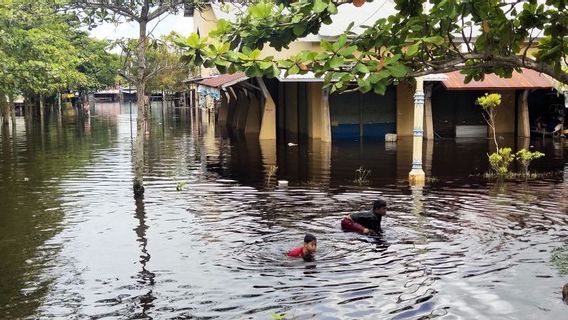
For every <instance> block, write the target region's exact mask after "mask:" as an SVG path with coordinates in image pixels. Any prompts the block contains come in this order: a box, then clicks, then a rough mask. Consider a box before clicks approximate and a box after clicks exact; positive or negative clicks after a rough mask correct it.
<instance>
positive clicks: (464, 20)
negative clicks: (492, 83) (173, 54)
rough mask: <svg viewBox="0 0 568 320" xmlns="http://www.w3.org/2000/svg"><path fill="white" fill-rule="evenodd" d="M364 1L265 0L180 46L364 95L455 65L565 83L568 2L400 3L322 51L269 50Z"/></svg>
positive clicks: (216, 63) (196, 57) (207, 57)
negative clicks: (311, 76)
mask: <svg viewBox="0 0 568 320" xmlns="http://www.w3.org/2000/svg"><path fill="white" fill-rule="evenodd" d="M363 2H365V1H362V0H359V1H342V0H315V1H313V0H298V1H266V0H265V1H258V2H256V3H255V4H252V5H250V6H248V7H247V10H244V11H242V12H241V13H238V14H237V21H235V22H229V21H226V20H220V21H219V22H218V24H217V29H216V30H214V31H212V32H211V33H210V34H209V35H208V37H199V36H197V34H193V35H191V36H189V37H187V38H183V39H178V41H177V44H178V45H179V46H180V47H182V48H183V49H185V50H186V52H185V61H186V62H187V63H192V64H196V65H204V66H206V67H215V68H217V69H219V71H220V72H221V73H225V72H229V73H233V72H236V71H238V70H243V71H245V72H246V74H247V75H248V76H251V77H252V76H266V77H275V76H278V75H280V73H281V70H284V71H285V72H286V74H288V75H290V74H305V73H307V72H308V71H312V72H314V73H315V75H316V76H322V77H324V78H325V82H326V86H327V87H329V88H330V89H331V91H332V92H333V91H341V90H345V89H346V88H348V87H352V86H353V84H356V87H357V88H358V89H359V90H361V91H363V92H367V91H371V90H373V91H375V92H376V93H379V94H382V93H384V92H385V90H386V87H387V86H388V85H389V84H392V83H393V82H395V81H400V80H405V79H408V78H412V77H417V76H423V75H427V74H433V73H441V72H449V71H456V70H461V72H463V73H465V75H466V81H468V82H469V81H471V80H481V79H483V77H484V75H485V74H488V73H495V74H497V75H499V76H502V77H510V76H511V75H512V72H513V71H515V70H516V71H520V70H521V68H529V69H533V70H536V71H538V72H542V73H545V74H547V75H549V76H551V77H553V78H555V79H557V80H558V81H560V82H561V83H568V73H567V72H566V70H563V69H562V66H563V65H564V64H566V62H567V61H566V60H567V59H566V56H567V54H568V41H566V37H568V10H566V4H567V2H565V1H564V0H548V1H547V2H546V4H544V3H543V2H541V1H537V0H527V1H523V0H518V1H515V2H504V1H497V0H492V1H486V0H469V1H463V0H433V1H424V0H395V1H394V3H395V4H396V7H395V9H396V11H395V14H393V15H392V16H389V17H385V18H381V19H378V20H377V21H374V22H372V24H370V25H368V26H365V25H361V26H357V27H355V25H354V23H351V24H350V25H349V27H348V28H347V30H345V32H344V33H343V34H341V35H339V36H338V37H337V38H335V39H333V40H330V41H328V40H322V41H321V42H320V48H317V49H315V50H306V51H302V52H300V53H298V54H296V55H292V56H289V57H287V58H286V59H283V60H276V59H274V57H271V56H265V55H263V54H262V49H263V48H264V47H265V46H270V47H272V48H274V49H276V50H282V49H286V48H288V46H289V45H290V43H292V42H293V41H295V40H296V39H298V38H302V37H305V36H307V35H309V34H317V33H318V32H319V29H320V27H321V26H322V24H330V23H332V18H333V16H334V15H335V14H337V12H338V7H339V6H342V5H356V6H360V5H363V7H362V8H365V5H366V4H364V3H363ZM366 2H371V1H368V0H367V1H366ZM385 3H386V5H388V4H389V2H385ZM426 8H427V9H426ZM355 31H357V32H355Z"/></svg>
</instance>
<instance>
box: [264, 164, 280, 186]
mask: <svg viewBox="0 0 568 320" xmlns="http://www.w3.org/2000/svg"><path fill="white" fill-rule="evenodd" d="M276 172H278V166H277V165H272V166H270V168H269V169H268V182H267V183H268V184H270V180H271V179H272V177H273V176H275V175H276Z"/></svg>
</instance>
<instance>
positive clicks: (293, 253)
mask: <svg viewBox="0 0 568 320" xmlns="http://www.w3.org/2000/svg"><path fill="white" fill-rule="evenodd" d="M303 256H304V247H303V246H302V247H297V248H294V249H291V250H290V251H288V257H303Z"/></svg>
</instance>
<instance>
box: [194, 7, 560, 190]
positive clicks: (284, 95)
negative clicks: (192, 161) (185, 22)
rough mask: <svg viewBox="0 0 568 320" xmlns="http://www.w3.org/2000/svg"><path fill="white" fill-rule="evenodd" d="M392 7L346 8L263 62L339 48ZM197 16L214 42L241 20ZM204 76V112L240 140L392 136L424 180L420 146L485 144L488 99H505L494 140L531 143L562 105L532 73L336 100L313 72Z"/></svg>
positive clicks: (199, 28) (209, 13)
mask: <svg viewBox="0 0 568 320" xmlns="http://www.w3.org/2000/svg"><path fill="white" fill-rule="evenodd" d="M386 4H387V5H385V3H375V2H373V3H366V4H365V6H363V7H361V8H356V7H354V6H341V7H340V8H339V13H338V14H337V15H335V16H333V23H332V24H330V25H322V27H321V29H320V31H319V33H318V34H317V35H313V34H312V35H310V36H307V37H305V38H301V39H298V40H297V41H295V42H293V43H291V44H290V46H289V48H288V49H284V50H282V51H280V52H279V51H275V50H274V49H273V48H269V47H266V48H265V49H264V50H263V51H262V54H263V55H264V56H274V57H275V59H279V58H285V57H287V56H290V55H293V54H296V53H299V52H301V51H302V50H306V49H309V50H319V48H320V47H319V43H320V41H321V40H328V41H333V39H335V38H336V37H337V36H338V35H339V34H341V33H342V32H343V30H345V29H346V27H347V25H348V24H349V23H350V22H351V21H362V22H359V24H358V25H356V26H355V27H354V29H353V30H354V32H361V30H362V29H361V27H360V26H361V25H364V24H370V23H372V22H374V21H376V20H377V19H379V18H384V17H388V16H390V15H392V14H394V13H395V8H394V2H386ZM199 12H200V14H199V15H197V14H195V15H194V31H195V32H197V33H198V34H200V35H206V34H208V33H209V31H210V30H212V29H213V28H214V27H215V23H216V21H218V20H219V19H225V20H229V21H231V20H235V13H234V12H224V11H223V10H221V8H220V6H219V5H218V4H215V3H212V4H208V5H205V6H204V7H203V8H200V9H199ZM201 76H202V77H203V78H205V79H204V80H201V81H199V82H197V92H198V97H199V99H200V100H199V101H200V102H199V104H200V105H201V106H202V108H204V109H206V110H212V111H214V112H216V113H217V116H218V122H219V123H224V124H227V125H228V127H229V128H232V129H233V130H235V131H236V132H237V133H242V134H246V135H254V136H258V137H259V138H260V139H261V140H278V141H279V142H281V143H286V144H298V143H301V141H302V140H303V139H319V140H321V141H324V142H331V141H332V140H333V141H341V140H358V141H361V140H384V139H385V136H386V135H387V134H393V135H392V136H393V137H396V138H395V139H397V138H398V139H403V138H405V137H408V138H412V139H413V140H414V146H415V150H414V153H415V156H414V157H413V160H412V163H411V164H410V163H409V165H412V167H413V168H414V169H415V170H416V172H414V173H411V176H412V175H414V174H418V175H419V176H420V177H422V176H423V172H422V156H421V154H422V139H426V140H431V139H435V138H462V137H463V138H480V139H484V138H487V137H488V136H489V135H492V132H490V129H489V128H488V126H487V124H486V123H485V121H484V119H483V116H482V110H481V107H479V106H477V105H476V104H475V101H476V99H477V98H478V97H480V96H482V95H484V94H485V93H487V92H498V93H500V94H501V95H502V104H501V106H500V107H499V111H498V116H497V119H496V122H497V126H496V127H497V132H496V133H497V134H498V135H508V136H516V137H530V134H531V129H532V130H533V131H534V130H535V129H536V121H537V118H538V117H539V114H540V113H542V110H543V109H547V108H549V104H560V103H561V102H562V101H563V96H561V95H560V96H559V95H558V93H557V92H556V91H555V90H554V89H553V88H554V83H553V81H552V80H551V79H549V78H548V77H547V76H545V75H542V74H539V73H537V72H535V71H532V70H528V69H524V70H523V72H522V73H517V72H515V73H514V74H513V77H512V78H510V79H502V78H499V77H498V76H495V75H486V77H485V79H484V80H483V81H472V82H470V83H468V84H465V83H464V76H463V75H462V74H460V73H459V72H450V73H447V74H437V75H429V76H426V77H423V78H419V79H416V83H415V84H405V83H401V84H399V85H393V86H390V87H389V88H388V89H387V91H386V93H385V95H377V94H374V93H372V92H371V93H361V92H348V93H343V94H331V95H330V94H329V93H328V91H327V90H324V89H323V79H321V78H317V77H315V76H314V75H313V74H311V73H310V72H308V73H307V74H305V75H292V76H284V74H282V75H281V76H280V77H277V78H275V79H260V78H255V79H249V78H248V77H246V76H245V75H244V74H243V73H240V74H236V75H218V74H216V70H215V69H207V68H203V69H202V70H201ZM543 97H546V98H547V99H544V98H543ZM554 97H557V98H554ZM419 179H422V178H419ZM411 180H412V179H411Z"/></svg>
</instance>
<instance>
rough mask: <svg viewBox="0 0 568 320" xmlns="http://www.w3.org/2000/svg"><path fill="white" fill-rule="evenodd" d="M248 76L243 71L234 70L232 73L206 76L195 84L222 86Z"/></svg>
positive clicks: (213, 86)
mask: <svg viewBox="0 0 568 320" xmlns="http://www.w3.org/2000/svg"><path fill="white" fill-rule="evenodd" d="M247 79H248V77H247V76H246V75H245V73H244V72H236V73H233V74H228V73H227V74H221V75H218V76H214V77H211V78H207V79H204V80H201V81H198V82H197V84H200V85H202V86H207V87H212V88H219V89H220V88H222V87H224V86H231V85H233V84H236V83H238V82H241V81H244V80H247Z"/></svg>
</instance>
